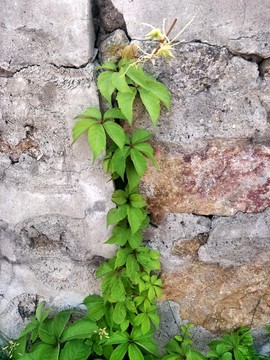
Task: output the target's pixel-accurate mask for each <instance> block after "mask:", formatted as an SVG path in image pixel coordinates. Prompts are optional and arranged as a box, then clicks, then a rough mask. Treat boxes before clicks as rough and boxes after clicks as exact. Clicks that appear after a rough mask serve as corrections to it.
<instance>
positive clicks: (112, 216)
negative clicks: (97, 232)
mask: <svg viewBox="0 0 270 360" xmlns="http://www.w3.org/2000/svg"><path fill="white" fill-rule="evenodd" d="M126 216H127V206H126V204H123V205H121V206H120V207H118V208H117V209H110V210H109V211H108V214H107V224H108V225H114V224H117V223H118V222H119V221H121V220H123V219H124V218H125V217H126Z"/></svg>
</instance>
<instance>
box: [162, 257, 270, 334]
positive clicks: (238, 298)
mask: <svg viewBox="0 0 270 360" xmlns="http://www.w3.org/2000/svg"><path fill="white" fill-rule="evenodd" d="M269 265H270V264H269V261H268V263H267V262H266V263H265V264H255V263H254V264H247V265H243V266H239V267H237V268H222V267H220V266H218V265H216V264H206V263H202V262H199V261H195V262H193V263H192V264H190V265H189V266H187V267H185V268H181V269H176V270H175V271H174V272H173V273H165V274H163V280H164V295H163V300H173V301H176V302H177V303H179V304H180V316H181V318H182V319H187V320H189V321H190V322H192V323H194V324H196V325H202V326H203V327H204V328H206V329H208V330H210V331H212V332H215V331H220V330H222V331H228V330H231V329H233V328H236V327H239V326H244V325H246V326H251V327H253V326H254V327H256V326H262V325H264V324H266V323H268V322H269V318H270V267H269Z"/></svg>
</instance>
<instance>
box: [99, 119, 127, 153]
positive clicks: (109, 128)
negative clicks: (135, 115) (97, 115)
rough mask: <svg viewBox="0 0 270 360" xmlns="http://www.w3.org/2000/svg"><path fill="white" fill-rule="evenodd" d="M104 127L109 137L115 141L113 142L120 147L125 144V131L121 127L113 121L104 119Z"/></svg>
mask: <svg viewBox="0 0 270 360" xmlns="http://www.w3.org/2000/svg"><path fill="white" fill-rule="evenodd" d="M103 126H104V129H105V130H106V133H107V134H108V135H109V137H110V138H111V139H112V140H113V141H114V142H115V144H116V145H117V146H118V147H119V148H120V149H122V148H123V147H124V145H125V139H126V136H125V132H124V130H123V128H122V127H121V126H120V125H118V124H116V123H114V122H113V121H110V120H108V121H106V122H105V123H104V124H103Z"/></svg>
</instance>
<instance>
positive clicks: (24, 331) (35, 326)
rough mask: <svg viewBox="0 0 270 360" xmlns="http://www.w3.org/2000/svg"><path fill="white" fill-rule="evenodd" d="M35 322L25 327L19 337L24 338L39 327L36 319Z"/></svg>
mask: <svg viewBox="0 0 270 360" xmlns="http://www.w3.org/2000/svg"><path fill="white" fill-rule="evenodd" d="M33 320H35V321H36V322H33ZM33 320H32V321H31V322H30V323H29V324H27V325H26V326H25V328H24V329H23V330H22V331H21V333H20V335H19V337H23V336H25V335H27V334H28V333H30V332H31V331H33V330H34V329H37V328H38V327H39V322H38V321H37V320H36V319H33Z"/></svg>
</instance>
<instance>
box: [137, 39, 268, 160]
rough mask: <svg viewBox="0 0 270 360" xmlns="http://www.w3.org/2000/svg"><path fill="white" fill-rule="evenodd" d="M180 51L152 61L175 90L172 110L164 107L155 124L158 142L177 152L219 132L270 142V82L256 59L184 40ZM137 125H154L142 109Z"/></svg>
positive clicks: (201, 144) (158, 74) (154, 69)
mask: <svg viewBox="0 0 270 360" xmlns="http://www.w3.org/2000/svg"><path fill="white" fill-rule="evenodd" d="M175 55H176V58H175V59H173V60H172V62H171V65H168V64H167V65H166V64H165V63H164V62H163V63H162V64H161V63H157V65H156V67H151V66H148V69H149V71H151V72H152V73H154V74H155V76H156V77H158V79H159V80H161V81H162V82H164V83H165V84H166V85H167V86H168V88H169V90H170V92H171V95H172V107H171V111H170V112H168V111H166V110H165V109H164V110H163V111H162V112H161V118H160V119H159V121H158V124H157V128H156V129H155V140H156V141H157V142H158V143H159V144H163V145H164V146H166V148H168V150H169V151H170V152H171V153H174V152H176V153H177V152H180V151H181V152H187V151H194V149H201V148H203V147H205V146H207V145H208V143H209V140H211V139H217V138H218V139H219V138H220V139H227V140H232V139H235V140H236V141H239V140H241V139H249V140H251V139H252V141H255V142H259V143H261V142H266V143H268V142H269V139H270V136H269V134H270V123H269V114H270V101H269V99H270V82H269V78H268V77H265V78H264V79H262V78H261V77H260V74H259V69H258V65H257V64H256V63H253V62H250V61H246V60H244V59H242V58H240V57H235V56H234V57H231V56H230V55H229V53H228V52H227V51H226V50H225V49H222V48H219V47H214V46H209V45H206V44H198V43H192V44H187V45H182V46H180V47H179V49H178V50H177V51H176V53H175ZM236 79H237V81H236ZM136 125H137V126H138V127H140V126H147V127H148V128H149V129H151V130H152V127H151V125H150V121H149V119H148V118H147V117H146V116H145V114H144V113H143V112H142V111H138V115H137V117H136Z"/></svg>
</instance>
